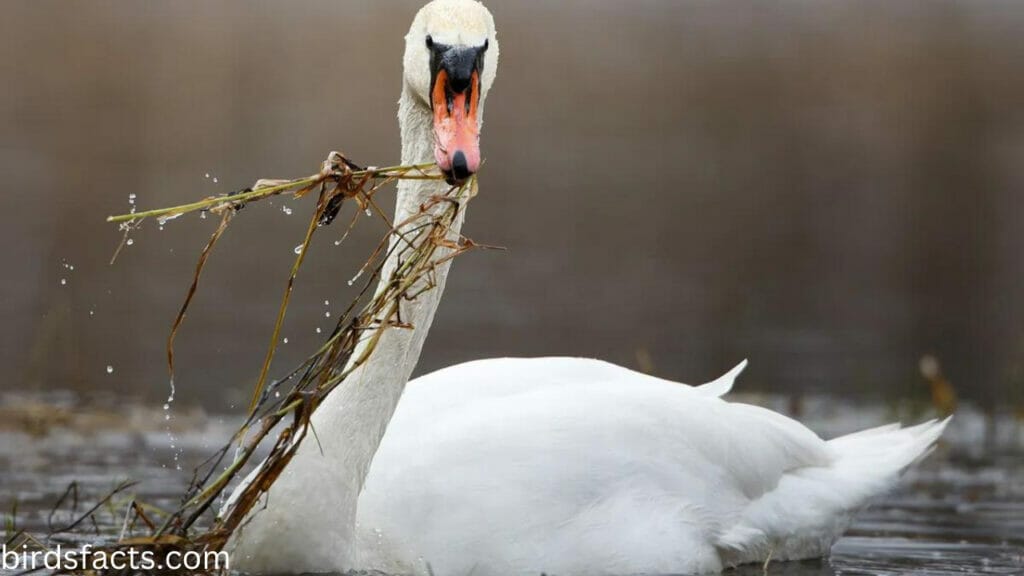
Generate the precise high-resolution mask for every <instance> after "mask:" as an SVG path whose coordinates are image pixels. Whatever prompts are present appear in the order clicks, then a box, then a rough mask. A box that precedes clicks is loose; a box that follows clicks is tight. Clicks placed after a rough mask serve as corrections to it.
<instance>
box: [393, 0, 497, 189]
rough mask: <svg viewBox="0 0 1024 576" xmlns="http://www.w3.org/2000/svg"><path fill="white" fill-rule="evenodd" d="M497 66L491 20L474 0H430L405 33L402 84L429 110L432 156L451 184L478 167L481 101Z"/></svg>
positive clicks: (469, 174) (485, 95) (495, 40)
mask: <svg viewBox="0 0 1024 576" xmlns="http://www.w3.org/2000/svg"><path fill="white" fill-rule="evenodd" d="M497 67H498V39H497V37H496V36H495V32H494V18H493V17H492V16H491V13H490V12H489V11H488V10H487V8H485V7H484V5H483V4H481V3H479V2H477V1H476V0H433V1H432V2H430V3H429V4H427V5H426V6H424V7H423V8H422V9H421V10H420V11H419V13H418V14H417V15H416V19H415V20H414V21H413V23H412V28H410V29H409V34H407V35H406V37H405V83H406V86H407V87H408V88H409V89H410V90H411V91H412V93H413V94H414V95H415V96H417V97H418V100H419V103H420V104H422V105H423V106H425V107H427V108H429V109H430V112H431V115H432V117H433V124H434V159H435V160H436V161H437V165H438V166H440V168H441V170H442V171H443V172H444V173H445V176H447V178H448V181H449V182H450V183H452V184H457V183H462V182H464V181H465V180H466V179H468V178H469V177H470V176H472V175H473V174H475V173H476V171H477V170H478V169H479V168H480V124H481V120H482V118H483V106H484V100H485V99H486V98H487V92H488V90H490V88H491V84H493V83H494V76H495V72H496V70H497Z"/></svg>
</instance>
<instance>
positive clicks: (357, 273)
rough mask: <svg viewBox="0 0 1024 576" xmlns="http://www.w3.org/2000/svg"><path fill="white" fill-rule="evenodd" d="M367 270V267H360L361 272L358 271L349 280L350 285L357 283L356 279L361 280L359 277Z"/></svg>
mask: <svg viewBox="0 0 1024 576" xmlns="http://www.w3.org/2000/svg"><path fill="white" fill-rule="evenodd" d="M365 271H366V268H360V269H359V272H356V275H355V276H353V277H352V278H351V279H350V280H349V281H348V285H349V286H351V285H353V284H355V283H356V281H358V280H359V278H360V277H361V276H362V275H363V272H365Z"/></svg>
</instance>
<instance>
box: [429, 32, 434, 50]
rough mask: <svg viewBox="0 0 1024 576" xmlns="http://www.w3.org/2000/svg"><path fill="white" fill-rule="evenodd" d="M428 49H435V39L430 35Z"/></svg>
mask: <svg viewBox="0 0 1024 576" xmlns="http://www.w3.org/2000/svg"><path fill="white" fill-rule="evenodd" d="M427 49H428V50H433V49H434V39H433V38H432V37H431V36H430V34H427Z"/></svg>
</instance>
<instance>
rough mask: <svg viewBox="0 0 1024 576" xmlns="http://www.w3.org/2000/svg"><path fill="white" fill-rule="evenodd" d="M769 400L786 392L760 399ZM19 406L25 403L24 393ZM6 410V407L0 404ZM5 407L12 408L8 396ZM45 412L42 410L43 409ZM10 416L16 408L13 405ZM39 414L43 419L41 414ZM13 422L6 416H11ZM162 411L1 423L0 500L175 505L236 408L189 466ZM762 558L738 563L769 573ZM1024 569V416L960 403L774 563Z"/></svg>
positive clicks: (812, 574) (814, 573) (795, 575)
mask: <svg viewBox="0 0 1024 576" xmlns="http://www.w3.org/2000/svg"><path fill="white" fill-rule="evenodd" d="M760 400H761V401H762V403H763V404H768V405H776V404H782V403H783V402H782V399H778V398H762V399H760ZM21 404H24V402H23V401H22V402H21ZM0 408H3V405H0ZM7 409H9V410H11V407H10V406H9V405H8V406H7ZM40 410H41V408H40ZM804 411H805V414H804V418H805V420H806V421H807V422H808V423H809V425H810V426H811V427H812V428H814V429H815V430H817V431H819V432H821V433H822V434H823V435H825V436H831V435H834V434H839V433H843V432H849V431H852V430H854V429H857V428H860V427H864V426H870V425H874V424H878V423H881V422H884V421H886V419H887V418H888V416H887V414H888V413H889V412H891V411H890V410H889V409H888V408H882V407H862V406H852V405H849V404H842V403H838V402H827V403H826V402H821V403H818V402H811V403H808V405H807V406H806V407H805V409H804ZM12 414H13V410H11V411H9V412H8V413H7V415H8V416H10V415H12ZM35 414H36V416H37V419H40V420H45V419H46V418H45V417H44V416H42V413H41V412H40V411H39V410H37V411H36V412H35ZM10 421H11V420H9V419H8V420H7V422H10ZM162 422H163V418H162V415H161V412H160V411H156V410H147V409H144V408H126V409H124V411H123V413H119V414H92V415H87V414H81V413H79V414H76V415H73V416H69V417H68V419H66V420H64V421H62V423H59V424H56V425H52V426H49V427H46V426H36V427H35V428H33V429H32V431H31V432H25V431H17V430H14V429H12V427H8V428H7V429H0V487H2V493H0V507H2V509H4V510H10V509H11V506H12V504H13V502H12V501H13V500H15V499H16V500H17V501H18V508H17V509H18V519H17V522H18V525H19V526H20V527H24V528H27V529H29V530H30V531H36V532H45V531H46V527H47V525H48V524H49V523H51V522H52V523H53V524H56V525H60V524H61V522H62V521H65V520H64V519H65V518H66V517H67V516H68V514H67V513H64V514H58V515H57V516H56V517H55V518H53V519H51V518H49V512H50V509H51V507H52V504H53V502H54V501H55V500H56V499H57V497H58V496H59V495H60V494H61V493H62V492H63V491H64V490H65V488H66V487H67V486H68V484H69V483H70V482H72V481H76V482H78V483H79V485H80V488H81V494H82V495H83V503H82V504H80V509H82V508H84V507H85V503H84V500H87V499H88V497H89V496H93V497H95V496H96V495H97V494H102V493H105V492H107V491H109V490H110V489H111V488H112V487H113V486H114V485H116V484H117V483H118V482H119V481H121V480H123V479H126V478H131V479H136V480H140V481H141V483H140V484H139V486H138V490H137V492H138V495H139V498H140V499H141V500H143V501H145V502H149V503H152V504H154V505H157V506H160V507H165V508H171V507H174V506H175V505H176V503H177V501H176V498H177V497H178V496H179V495H180V492H181V490H182V488H183V487H184V486H185V484H186V483H187V482H188V480H189V478H190V475H189V472H188V470H189V467H191V466H193V465H195V464H197V463H198V462H199V461H201V460H202V459H203V458H204V457H205V456H206V455H208V454H209V452H210V451H211V449H212V448H214V447H215V446H216V445H217V444H218V443H219V442H221V441H223V440H224V439H225V438H227V437H228V436H229V434H230V432H231V426H232V425H233V424H234V423H235V422H236V420H235V419H234V418H220V417H206V416H203V415H201V414H190V415H184V416H182V417H181V419H180V421H179V424H178V425H177V426H176V428H175V434H176V438H177V442H178V445H179V446H180V447H182V448H183V449H184V452H183V454H182V455H181V458H182V460H181V462H182V464H183V468H184V470H185V471H176V470H175V469H174V451H172V450H171V449H170V448H169V446H168V442H167V438H166V435H165V434H166V432H165V430H164V429H163V425H162ZM986 429H989V430H992V429H995V430H1001V432H999V437H1000V440H999V442H998V443H997V444H995V445H993V446H992V451H991V452H990V453H989V454H979V453H978V452H977V450H976V447H977V446H978V445H979V444H980V443H981V442H980V439H979V438H978V437H977V434H978V432H979V430H986ZM98 519H99V521H100V524H101V526H100V528H102V529H104V530H117V529H119V528H120V525H121V522H122V520H123V510H121V509H113V510H110V511H106V510H104V511H101V513H100V514H99V517H98ZM761 570H762V569H761V567H760V566H756V567H754V566H749V567H743V568H741V569H739V570H738V571H737V572H736V573H737V574H739V575H741V576H758V575H760V574H762V571H761ZM1022 572H1024V426H1022V425H1021V423H1020V422H1015V421H1000V422H996V423H995V425H994V426H993V425H988V424H987V423H986V422H985V421H984V417H982V416H981V415H980V414H978V413H977V412H973V411H971V410H965V411H964V413H963V414H961V415H960V416H958V417H957V419H955V420H954V422H953V423H952V424H951V426H950V428H949V429H948V431H947V434H946V437H945V438H944V442H943V444H942V446H940V447H939V448H938V450H937V451H936V452H935V453H934V454H933V455H932V456H931V457H930V458H929V459H928V460H927V461H926V462H925V463H924V464H923V465H921V466H919V467H918V468H915V469H914V470H913V471H912V472H910V473H909V474H908V475H907V477H906V478H905V481H904V482H903V484H902V485H901V486H900V488H899V489H898V490H897V491H896V492H895V493H893V494H892V495H890V496H888V497H887V498H885V499H884V500H883V501H881V502H880V503H879V504H877V505H876V506H874V507H872V508H870V509H869V510H867V511H865V512H864V513H862V514H861V515H860V516H858V518H857V521H856V523H855V524H854V526H853V528H852V529H851V530H850V531H849V533H848V534H847V535H846V536H845V537H844V538H842V539H841V540H840V541H839V542H838V543H837V544H836V546H835V548H834V549H833V555H832V557H831V558H830V559H828V560H824V561H808V562H798V563H773V564H771V565H770V567H769V572H768V573H769V574H776V575H791V576H818V575H822V576H824V575H833V574H836V575H838V574H846V575H850V574H863V575H871V576H881V575H889V574H911V573H912V574H925V575H944V574H965V573H967V574H1019V573H1022Z"/></svg>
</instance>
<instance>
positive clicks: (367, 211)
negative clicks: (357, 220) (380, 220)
mask: <svg viewBox="0 0 1024 576" xmlns="http://www.w3.org/2000/svg"><path fill="white" fill-rule="evenodd" d="M366 215H367V216H373V212H372V211H370V209H369V208H367V209H366Z"/></svg>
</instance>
